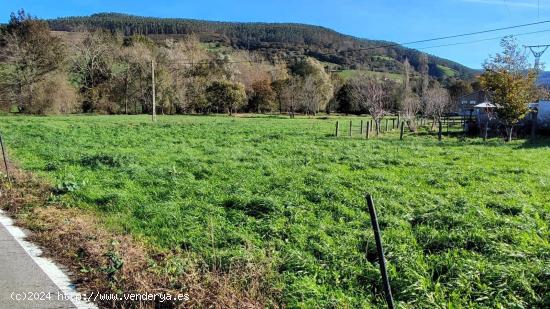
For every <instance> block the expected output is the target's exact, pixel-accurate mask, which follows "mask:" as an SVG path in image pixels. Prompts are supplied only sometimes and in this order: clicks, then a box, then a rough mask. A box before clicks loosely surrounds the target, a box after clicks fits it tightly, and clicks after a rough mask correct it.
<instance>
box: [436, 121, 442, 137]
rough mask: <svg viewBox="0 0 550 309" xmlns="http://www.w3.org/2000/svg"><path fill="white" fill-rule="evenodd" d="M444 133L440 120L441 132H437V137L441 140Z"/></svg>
mask: <svg viewBox="0 0 550 309" xmlns="http://www.w3.org/2000/svg"><path fill="white" fill-rule="evenodd" d="M442 135H443V124H442V123H441V120H439V132H437V139H438V140H439V141H441V136H442Z"/></svg>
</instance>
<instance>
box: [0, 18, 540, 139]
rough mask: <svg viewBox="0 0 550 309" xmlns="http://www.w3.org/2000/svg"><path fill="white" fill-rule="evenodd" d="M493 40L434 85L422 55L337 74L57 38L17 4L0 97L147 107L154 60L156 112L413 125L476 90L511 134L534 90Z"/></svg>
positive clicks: (112, 38)
mask: <svg viewBox="0 0 550 309" xmlns="http://www.w3.org/2000/svg"><path fill="white" fill-rule="evenodd" d="M503 47H504V50H505V52H504V53H503V54H502V55H500V54H497V55H496V56H495V57H494V58H492V59H491V60H490V61H488V62H487V63H486V65H485V73H483V75H482V76H481V78H480V80H479V81H476V82H466V81H464V80H454V81H452V82H451V83H450V84H447V85H444V84H441V83H440V82H439V81H438V80H436V79H434V78H432V77H431V76H430V59H429V57H428V56H427V55H425V54H422V55H421V56H420V57H419V59H418V62H419V64H418V70H415V68H414V66H413V65H411V64H410V63H409V61H408V59H405V60H404V61H403V63H402V64H401V66H402V79H401V80H400V81H395V80H392V79H390V78H387V77H380V76H377V75H372V74H371V73H370V72H367V71H357V74H355V75H354V76H352V77H350V78H347V79H346V78H343V77H342V76H341V75H339V74H335V73H330V72H327V70H326V68H325V66H324V64H323V63H321V62H320V61H318V60H317V59H315V58H312V57H293V58H286V59H285V58H281V59H267V58H266V57H264V56H263V55H262V54H259V53H254V52H248V51H242V50H233V49H229V50H225V49H219V50H215V51H211V50H208V49H207V48H205V46H204V45H203V44H202V43H201V42H200V41H199V40H198V38H197V37H196V36H193V35H189V36H185V37H182V38H180V39H179V40H173V39H166V40H164V41H163V42H162V43H159V42H156V41H153V40H151V39H150V38H149V37H146V36H142V35H131V36H124V35H121V34H119V33H116V32H115V33H113V32H111V31H106V30H101V29H100V30H94V31H86V32H82V33H81V34H80V35H79V36H78V37H77V38H76V39H72V40H70V39H66V38H65V39H62V38H61V37H60V36H59V35H57V34H54V33H53V32H52V31H50V28H49V25H48V23H47V22H45V21H42V20H39V19H37V18H34V17H32V16H30V15H29V14H26V13H25V12H24V11H20V12H18V13H17V14H12V15H11V18H10V21H9V23H8V24H7V25H5V26H3V27H2V28H1V33H0V92H1V95H2V96H1V97H2V99H1V101H0V103H1V105H2V107H3V108H4V109H5V110H15V111H17V112H21V113H27V114H47V113H75V112H83V113H105V114H141V113H151V112H152V109H153V104H152V101H153V93H154V92H153V83H152V74H153V67H154V70H155V72H154V73H155V76H156V78H155V84H154V86H155V89H156V94H155V99H156V102H157V106H156V108H157V110H156V112H157V113H162V114H190V113H200V114H210V113H229V114H233V113H236V112H253V113H275V112H278V113H283V112H284V113H288V114H289V115H290V116H291V117H294V115H295V114H297V113H303V114H306V115H315V114H317V113H319V112H326V113H333V112H338V113H345V114H370V115H371V116H372V117H373V118H374V120H375V124H376V129H377V130H379V129H380V121H381V119H382V118H383V117H384V116H386V115H388V114H390V113H399V114H400V115H401V116H402V118H403V119H404V120H405V121H406V123H407V125H408V126H409V128H410V129H411V130H412V131H416V130H417V124H416V119H417V116H418V115H423V116H424V117H430V118H432V119H433V120H434V121H433V123H436V122H437V121H439V120H440V119H441V118H442V117H443V116H444V115H446V114H448V113H450V112H453V111H455V110H456V108H457V105H456V104H454V102H456V98H457V97H459V96H460V95H463V94H466V93H470V92H472V91H473V90H477V89H481V88H483V89H485V90H487V91H488V92H489V93H490V94H491V98H492V99H493V100H494V102H495V103H498V104H499V106H501V107H502V108H501V109H498V110H497V113H498V114H499V117H501V118H502V121H503V123H504V124H505V125H506V127H507V128H509V132H511V130H512V128H513V126H515V125H516V124H517V123H518V122H519V120H520V119H521V117H523V116H525V114H526V113H527V103H528V102H527V101H530V100H533V99H534V98H536V97H537V96H539V97H540V93H538V90H537V88H536V87H535V83H534V79H535V77H536V72H533V71H532V70H528V69H527V63H526V60H525V59H523V58H521V55H522V54H521V53H520V51H519V49H518V47H517V44H515V43H514V41H513V40H504V41H503ZM509 135H510V136H511V133H509Z"/></svg>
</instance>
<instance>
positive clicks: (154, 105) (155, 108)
mask: <svg viewBox="0 0 550 309" xmlns="http://www.w3.org/2000/svg"><path fill="white" fill-rule="evenodd" d="M151 79H152V80H153V114H152V115H153V116H152V117H153V122H155V121H157V103H156V94H155V60H153V59H151Z"/></svg>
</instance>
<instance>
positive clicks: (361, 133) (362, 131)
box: [361, 119, 363, 136]
mask: <svg viewBox="0 0 550 309" xmlns="http://www.w3.org/2000/svg"><path fill="white" fill-rule="evenodd" d="M362 135H363V119H361V136H362Z"/></svg>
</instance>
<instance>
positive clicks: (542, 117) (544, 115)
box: [529, 100, 550, 130]
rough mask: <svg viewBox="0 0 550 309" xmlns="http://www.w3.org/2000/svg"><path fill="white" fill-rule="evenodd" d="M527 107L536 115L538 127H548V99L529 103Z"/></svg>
mask: <svg viewBox="0 0 550 309" xmlns="http://www.w3.org/2000/svg"><path fill="white" fill-rule="evenodd" d="M529 108H530V109H532V110H534V111H535V113H536V115H537V127H538V128H539V129H544V130H548V129H550V101H549V100H540V101H538V102H537V103H530V104H529Z"/></svg>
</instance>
